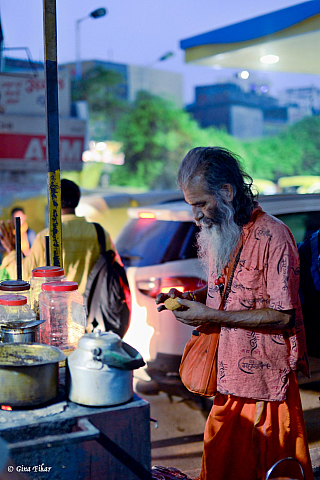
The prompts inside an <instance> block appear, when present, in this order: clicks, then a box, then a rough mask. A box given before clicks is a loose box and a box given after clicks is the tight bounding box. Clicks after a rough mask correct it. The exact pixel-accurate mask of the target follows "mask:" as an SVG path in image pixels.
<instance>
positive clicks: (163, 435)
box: [138, 358, 320, 479]
mask: <svg viewBox="0 0 320 480" xmlns="http://www.w3.org/2000/svg"><path fill="white" fill-rule="evenodd" d="M309 360H310V366H311V378H310V379H307V378H305V377H303V376H302V375H300V374H299V376H298V382H299V386H300V395H301V401H302V407H303V411H304V417H305V423H306V428H307V434H308V440H309V448H310V451H311V452H312V460H313V463H314V462H315V465H320V458H318V457H319V455H318V450H317V449H318V448H319V449H320V400H319V397H320V359H316V358H310V359H309ZM138 395H140V396H141V394H138ZM145 399H146V400H147V401H148V402H149V403H150V415H151V418H153V419H156V420H157V428H155V426H156V424H155V422H151V424H150V425H151V456H152V462H151V464H152V466H154V465H162V466H166V467H175V468H178V469H179V470H181V472H183V473H187V474H188V476H189V477H190V478H192V479H193V478H197V476H198V474H199V472H200V467H201V456H202V445H203V443H202V439H203V431H204V426H205V422H206V414H205V413H203V412H201V411H200V410H199V409H198V408H196V407H195V405H194V404H192V403H190V402H187V401H185V400H182V399H181V398H179V397H172V398H171V399H170V398H169V397H168V396H167V395H166V394H164V393H160V394H159V395H146V396H145ZM317 478H318V477H317Z"/></svg>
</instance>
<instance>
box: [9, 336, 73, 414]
mask: <svg viewBox="0 0 320 480" xmlns="http://www.w3.org/2000/svg"><path fill="white" fill-rule="evenodd" d="M65 358H66V357H65V355H64V354H63V353H62V351H61V350H59V349H58V348H56V347H52V346H51V345H44V344H40V343H3V344H0V405H10V406H12V407H27V406H34V405H40V404H42V403H45V402H48V401H50V400H53V399H54V398H55V397H56V396H57V395H58V390H59V362H61V361H63V360H65Z"/></svg>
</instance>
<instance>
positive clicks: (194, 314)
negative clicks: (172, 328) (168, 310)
mask: <svg viewBox="0 0 320 480" xmlns="http://www.w3.org/2000/svg"><path fill="white" fill-rule="evenodd" d="M178 301H179V303H180V304H181V307H183V308H182V309H181V310H180V309H178V310H174V311H173V314H174V316H175V317H176V319H177V320H179V322H182V323H185V324H186V325H191V326H193V327H199V326H200V325H203V324H204V323H208V322H214V320H215V312H218V313H217V318H216V320H217V323H219V322H218V316H219V310H214V309H213V308H210V307H207V306H206V305H204V304H203V303H200V302H193V301H190V300H184V299H180V300H178ZM214 323H215V322H214Z"/></svg>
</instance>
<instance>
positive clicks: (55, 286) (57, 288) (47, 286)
mask: <svg viewBox="0 0 320 480" xmlns="http://www.w3.org/2000/svg"><path fill="white" fill-rule="evenodd" d="M41 290H44V291H45V292H71V291H72V290H78V284H77V282H50V283H43V284H42V285H41Z"/></svg>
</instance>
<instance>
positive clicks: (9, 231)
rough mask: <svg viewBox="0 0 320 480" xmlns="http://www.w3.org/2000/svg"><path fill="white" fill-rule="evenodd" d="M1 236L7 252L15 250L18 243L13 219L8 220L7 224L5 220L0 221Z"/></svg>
mask: <svg viewBox="0 0 320 480" xmlns="http://www.w3.org/2000/svg"><path fill="white" fill-rule="evenodd" d="M0 236H1V244H2V246H3V248H4V249H5V250H6V252H7V253H10V252H12V250H15V248H16V243H15V235H14V227H13V223H12V222H11V220H8V221H7V224H5V222H4V221H3V220H1V221H0Z"/></svg>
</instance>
